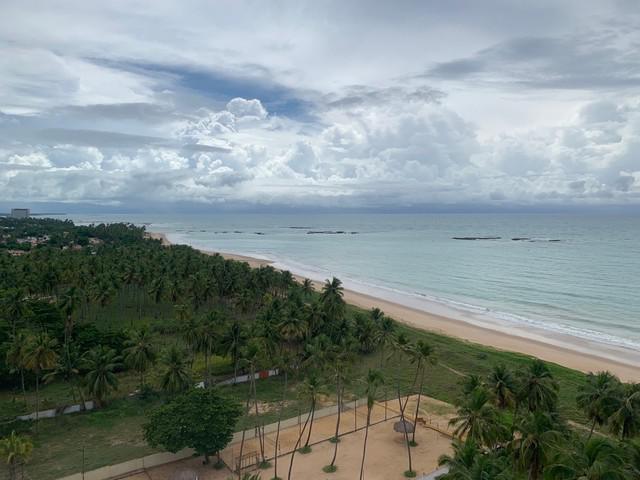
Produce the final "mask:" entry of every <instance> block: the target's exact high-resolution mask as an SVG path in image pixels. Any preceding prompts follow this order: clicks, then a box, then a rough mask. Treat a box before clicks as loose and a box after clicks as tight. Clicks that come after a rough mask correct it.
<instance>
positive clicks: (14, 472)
mask: <svg viewBox="0 0 640 480" xmlns="http://www.w3.org/2000/svg"><path fill="white" fill-rule="evenodd" d="M32 451H33V443H31V440H29V438H27V437H25V436H22V435H17V434H16V432H15V431H13V432H11V434H10V435H9V436H8V437H6V438H3V439H1V440H0V457H2V461H3V462H4V463H5V464H6V465H7V468H8V469H9V480H17V479H18V467H20V468H22V467H23V466H24V464H25V463H27V461H28V460H29V458H30V457H31V452H32ZM21 476H22V477H23V478H24V474H23V475H21Z"/></svg>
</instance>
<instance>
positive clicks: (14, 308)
mask: <svg viewBox="0 0 640 480" xmlns="http://www.w3.org/2000/svg"><path fill="white" fill-rule="evenodd" d="M25 297H26V293H25V292H24V290H22V289H21V288H11V289H9V290H8V291H5V292H4V294H3V296H2V300H1V304H0V310H2V312H3V313H4V315H5V316H6V317H7V319H8V320H9V322H10V323H11V334H12V335H15V334H16V330H17V328H18V324H19V323H20V322H21V321H22V320H24V318H25V317H26V316H27V315H28V314H29V312H30V310H29V306H28V305H27V302H26V301H25Z"/></svg>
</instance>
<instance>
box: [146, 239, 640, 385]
mask: <svg viewBox="0 0 640 480" xmlns="http://www.w3.org/2000/svg"><path fill="white" fill-rule="evenodd" d="M147 233H148V235H149V237H151V238H155V239H157V240H160V241H161V242H162V244H163V245H172V243H171V242H170V241H169V239H168V238H167V236H166V235H165V234H163V233H159V232H147ZM199 250H200V251H201V252H203V253H205V254H207V255H213V254H219V255H221V256H222V257H224V258H226V259H230V260H238V261H243V262H247V263H248V264H249V265H250V266H251V267H252V268H258V267H261V266H265V265H272V266H273V265H274V262H272V261H270V260H264V259H259V258H254V257H249V256H245V255H238V254H231V253H225V252H215V251H208V250H202V249H199ZM292 273H293V272H292ZM294 277H295V278H296V279H297V280H298V281H301V280H302V279H303V277H302V276H300V275H296V274H294ZM313 285H314V288H316V289H320V288H321V287H322V282H319V281H315V280H314V281H313ZM344 299H345V301H346V302H347V303H350V304H352V305H355V306H357V307H360V308H363V309H367V310H368V309H371V308H374V307H377V308H380V309H381V310H382V311H384V312H385V314H387V315H389V316H390V317H392V318H394V319H395V320H397V321H399V322H401V323H404V324H406V325H409V326H411V327H414V328H418V329H421V330H427V331H432V332H435V333H439V334H443V335H447V336H450V337H454V338H458V339H460V340H465V341H469V342H472V343H478V344H481V345H484V346H487V347H491V348H495V349H497V350H504V351H511V352H517V353H522V354H525V355H531V356H534V357H538V358H541V359H543V360H545V361H548V362H552V363H556V364H558V365H562V366H565V367H568V368H571V369H574V370H579V371H582V372H585V373H586V372H596V371H602V370H608V371H610V372H612V373H614V374H615V375H617V376H618V377H619V378H620V379H621V380H623V381H633V382H638V381H640V365H637V364H636V365H634V363H633V362H632V361H629V362H628V363H627V362H625V361H623V360H621V359H618V358H610V357H607V356H606V355H599V354H598V353H592V352H591V350H592V349H593V346H592V344H591V343H590V342H588V341H586V340H585V341H581V339H578V338H575V339H574V341H573V342H564V343H567V345H562V344H557V343H554V342H555V341H554V340H553V339H546V338H543V337H544V335H542V336H541V335H540V333H539V332H535V331H530V333H531V335H527V336H523V335H516V334H512V333H507V332H505V331H502V330H499V329H498V326H495V327H494V328H491V327H489V326H487V327H485V326H482V325H477V324H474V323H471V322H469V321H464V320H462V319H458V318H453V317H452V316H444V315H439V314H435V313H430V312H427V311H425V310H422V309H419V308H415V307H413V306H409V305H405V304H401V303H398V302H395V301H391V300H387V299H384V298H380V297H379V296H373V295H369V294H366V293H361V292H358V291H355V290H353V289H349V288H345V289H344ZM524 331H525V333H526V330H524ZM545 340H548V341H545ZM616 351H620V350H619V349H618V350H615V349H612V352H614V353H615V352H616Z"/></svg>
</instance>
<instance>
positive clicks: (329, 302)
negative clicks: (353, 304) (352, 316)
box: [320, 277, 346, 321]
mask: <svg viewBox="0 0 640 480" xmlns="http://www.w3.org/2000/svg"><path fill="white" fill-rule="evenodd" d="M343 296H344V288H343V287H342V282H341V281H340V280H338V279H337V278H335V277H333V278H332V279H331V280H326V281H325V283H324V286H323V287H322V292H321V293H320V302H321V303H322V306H323V307H324V311H325V313H326V315H327V317H328V318H329V319H331V321H337V320H339V319H340V318H342V316H343V315H344V312H345V308H346V306H345V303H344V299H343V298H342V297H343Z"/></svg>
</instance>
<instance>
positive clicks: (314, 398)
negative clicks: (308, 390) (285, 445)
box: [304, 395, 316, 448]
mask: <svg viewBox="0 0 640 480" xmlns="http://www.w3.org/2000/svg"><path fill="white" fill-rule="evenodd" d="M315 413H316V397H315V395H314V396H313V398H312V399H311V423H309V433H308V434H307V441H306V442H305V444H304V448H307V447H308V446H309V441H310V440H311V429H312V428H313V418H314V417H315Z"/></svg>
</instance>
